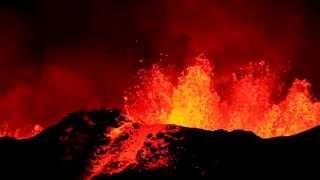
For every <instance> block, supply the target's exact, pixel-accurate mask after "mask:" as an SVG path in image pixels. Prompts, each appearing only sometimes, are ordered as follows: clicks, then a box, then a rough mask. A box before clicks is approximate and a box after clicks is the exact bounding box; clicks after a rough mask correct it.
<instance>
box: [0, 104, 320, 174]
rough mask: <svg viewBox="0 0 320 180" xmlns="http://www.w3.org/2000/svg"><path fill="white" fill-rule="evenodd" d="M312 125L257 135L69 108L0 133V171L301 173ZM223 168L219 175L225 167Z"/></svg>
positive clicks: (313, 150) (315, 138)
mask: <svg viewBox="0 0 320 180" xmlns="http://www.w3.org/2000/svg"><path fill="white" fill-rule="evenodd" d="M319 150H320V127H315V128H313V129H311V130H307V131H305V132H302V133H300V134H297V135H294V136H289V137H276V138H270V139H262V138H260V137H258V136H256V135H255V134H253V133H251V132H245V131H241V130H238V131H233V132H226V131H223V130H217V131H205V130H201V129H193V128H185V127H178V126H174V125H143V124H139V123H136V122H132V121H130V120H128V119H126V118H125V117H124V116H122V115H121V113H120V112H119V111H118V110H98V111H91V112H79V113H71V114H69V115H68V116H67V117H66V118H65V119H63V120H62V121H61V122H60V123H58V124H56V125H54V126H52V127H50V128H48V129H46V130H44V131H43V132H42V133H40V134H39V135H37V136H35V137H33V138H30V139H26V140H15V139H12V138H8V137H5V138H1V139H0V159H1V161H0V169H1V174H0V176H2V177H10V179H16V178H18V177H20V176H23V177H24V178H25V179H107V178H108V177H109V176H123V175H130V176H179V175H181V176H186V175H193V176H217V175H228V174H229V175H230V174H231V175H232V174H233V175H238V176H240V175H251V174H252V172H253V171H255V172H258V173H263V174H270V173H272V174H276V173H282V174H283V173H285V174H286V173H288V174H291V175H293V174H300V173H301V174H303V173H304V174H307V173H309V174H310V173H314V172H317V167H318V166H317V163H318V162H320V161H319V160H320V153H319V152H320V151H319ZM226 172H227V173H226Z"/></svg>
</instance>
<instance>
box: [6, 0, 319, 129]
mask: <svg viewBox="0 0 320 180" xmlns="http://www.w3.org/2000/svg"><path fill="white" fill-rule="evenodd" d="M202 52H205V53H206V54H207V55H208V56H209V57H210V59H212V60H213V61H214V63H215V64H216V68H217V71H218V73H221V74H224V73H229V72H232V71H235V70H236V69H238V68H239V66H240V65H244V64H246V63H248V62H249V61H258V60H261V59H264V60H266V61H268V62H270V63H271V64H272V65H274V66H281V67H282V66H283V67H285V68H286V70H287V71H288V72H287V80H288V81H292V80H293V79H294V78H306V79H308V80H309V81H311V82H312V84H313V92H314V93H315V94H316V96H317V97H319V96H320V78H319V75H320V74H319V65H320V5H319V3H317V1H316V0H313V1H311V0H309V1H303V0H300V1H297V0H280V1H279V0H265V1H262V0H261V1H256V0H243V1H241V0H227V1H225V0H217V1H213V0H175V1H172V0H152V1H151V0H123V1H119V0H28V1H26V0H1V1H0V63H1V64H0V77H1V78H0V80H1V86H0V94H1V98H0V108H1V112H0V113H1V114H3V118H2V119H6V121H9V122H10V123H11V122H12V124H13V126H15V125H16V124H17V123H14V122H16V121H21V120H19V119H22V118H25V119H29V120H26V121H25V124H28V123H29V122H30V121H32V122H44V121H50V122H52V121H51V120H46V119H47V117H48V119H55V118H57V117H60V115H57V116H56V115H53V114H64V113H65V112H69V111H73V110H78V109H83V108H92V107H97V106H113V107H116V106H120V104H121V101H122V98H121V96H122V94H123V90H125V89H126V88H128V87H129V86H130V84H131V83H132V79H134V75H135V74H136V71H137V70H138V69H140V68H147V67H149V66H150V65H151V64H153V63H156V62H159V59H160V58H163V57H161V56H162V55H161V54H166V55H168V56H166V57H165V62H166V63H167V64H177V66H178V67H179V66H182V65H183V64H184V62H185V61H188V59H190V58H192V57H195V56H196V55H198V54H199V53H202ZM140 59H143V60H144V61H143V63H140V62H139V60H140ZM8 112H9V113H8ZM18 124H19V126H21V123H18Z"/></svg>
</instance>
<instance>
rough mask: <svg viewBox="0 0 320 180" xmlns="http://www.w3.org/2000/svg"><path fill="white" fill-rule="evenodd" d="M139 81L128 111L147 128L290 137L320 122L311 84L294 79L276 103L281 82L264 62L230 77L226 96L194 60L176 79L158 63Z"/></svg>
mask: <svg viewBox="0 0 320 180" xmlns="http://www.w3.org/2000/svg"><path fill="white" fill-rule="evenodd" d="M139 77H140V80H141V83H140V84H139V85H137V86H135V87H134V88H133V90H131V91H129V93H127V96H125V100H126V104H125V106H124V110H125V112H126V114H127V115H128V116H129V117H131V118H132V119H135V120H138V121H140V122H142V123H144V124H175V125H181V126H185V127H191V128H201V129H206V130H217V129H225V130H229V131H230V130H236V129H242V130H247V131H252V132H254V133H256V134H257V135H259V136H261V137H265V138H268V137H275V136H288V135H293V134H296V133H299V132H301V131H304V130H307V129H309V128H312V127H314V126H316V125H319V124H320V103H319V102H318V101H316V100H314V98H313V97H312V96H311V94H310V83H308V82H307V81H306V80H299V79H296V80H294V82H293V83H292V85H291V87H290V88H289V90H288V92H287V93H286V97H284V98H282V100H280V101H276V100H275V98H274V97H273V96H274V94H275V93H279V84H280V83H279V82H278V78H277V76H276V73H275V72H272V71H271V69H270V67H269V66H268V65H267V64H266V63H265V62H264V61H261V62H259V63H250V64H249V65H248V66H247V67H245V68H243V69H242V72H241V73H238V74H237V73H234V74H232V80H231V82H230V83H229V84H228V86H227V87H228V90H227V92H228V95H227V96H222V95H220V94H221V93H220V92H219V90H218V87H217V83H216V79H217V78H216V76H215V74H214V70H213V65H212V64H211V63H210V60H209V59H207V58H205V57H199V58H196V59H195V61H194V62H193V64H191V65H188V66H187V67H186V68H185V69H184V70H183V71H182V73H181V74H180V75H178V78H176V79H174V78H172V76H171V75H170V73H168V72H167V71H166V70H165V68H162V67H160V66H159V65H154V66H152V68H151V69H150V70H147V71H142V72H140V73H139Z"/></svg>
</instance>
